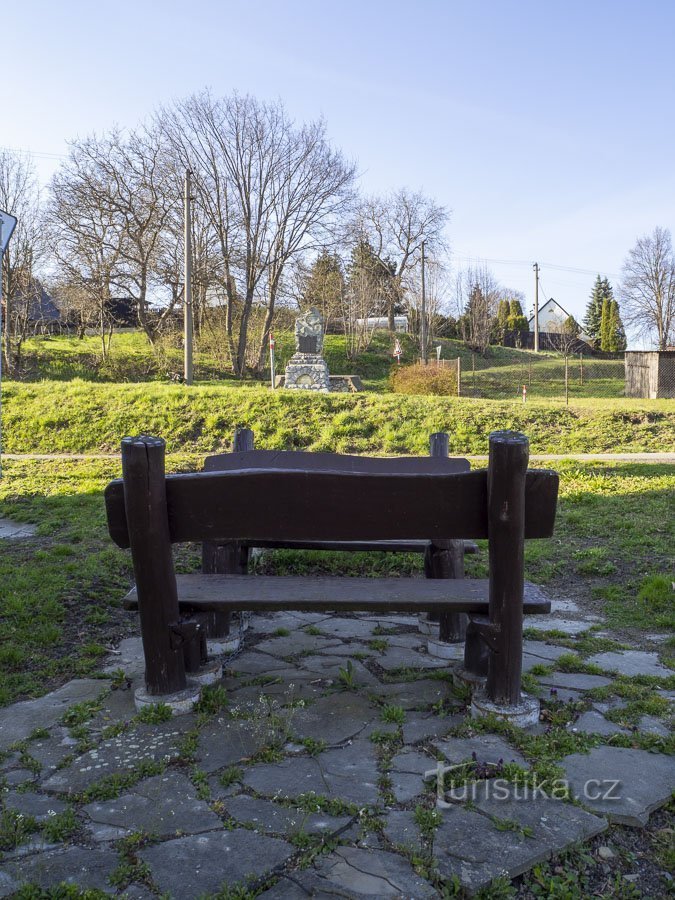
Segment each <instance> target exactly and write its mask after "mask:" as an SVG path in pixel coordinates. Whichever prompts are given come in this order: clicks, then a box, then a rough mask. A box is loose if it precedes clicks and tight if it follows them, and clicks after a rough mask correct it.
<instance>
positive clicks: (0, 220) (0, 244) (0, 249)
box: [0, 216, 5, 478]
mask: <svg viewBox="0 0 675 900" xmlns="http://www.w3.org/2000/svg"><path fill="white" fill-rule="evenodd" d="M4 224H5V223H4V220H3V217H2V216H0V478H2V352H3V346H2V275H3V260H2V257H3V255H4V247H5V245H4V244H3V242H2V228H3V225H4Z"/></svg>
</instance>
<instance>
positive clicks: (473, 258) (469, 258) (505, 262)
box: [453, 253, 621, 278]
mask: <svg viewBox="0 0 675 900" xmlns="http://www.w3.org/2000/svg"><path fill="white" fill-rule="evenodd" d="M453 256H454V257H455V259H461V260H464V261H465V262H486V263H492V264H493V265H499V266H526V267H527V268H528V269H529V268H530V267H531V265H532V263H531V261H530V260H525V259H496V258H494V257H489V256H477V255H475V254H474V255H470V254H466V253H454V254H453ZM539 266H540V268H547V269H556V270H558V271H560V272H572V273H574V274H576V275H597V274H598V270H597V269H582V268H580V267H578V266H561V265H560V264H558V263H548V262H542V263H539ZM604 274H605V275H606V276H609V277H611V278H620V277H621V276H620V275H618V274H617V273H616V272H607V271H605V272H604Z"/></svg>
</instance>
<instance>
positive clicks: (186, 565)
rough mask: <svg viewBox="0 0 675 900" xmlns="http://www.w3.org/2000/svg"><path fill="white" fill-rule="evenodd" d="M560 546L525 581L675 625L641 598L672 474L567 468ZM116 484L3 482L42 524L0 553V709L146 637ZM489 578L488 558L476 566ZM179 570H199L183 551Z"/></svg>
mask: <svg viewBox="0 0 675 900" xmlns="http://www.w3.org/2000/svg"><path fill="white" fill-rule="evenodd" d="M195 465H199V461H198V460H197V459H196V458H194V457H193V458H191V459H189V458H187V457H176V456H174V457H172V458H171V459H170V460H169V468H170V469H172V470H174V471H175V470H176V469H177V468H193V467H194V466H195ZM559 468H560V471H561V479H562V480H561V499H560V504H559V515H558V521H557V525H556V533H555V536H554V537H553V538H552V539H550V540H546V541H530V542H528V548H527V554H526V577H528V578H529V579H531V580H533V581H536V582H540V583H544V584H546V585H547V589H548V591H549V592H550V593H551V594H552V595H553V596H565V595H567V594H568V592H569V591H570V590H572V596H577V597H578V599H579V601H580V602H581V603H582V605H584V604H587V602H588V601H589V600H590V599H591V598H595V602H596V603H597V604H598V606H597V607H596V608H597V609H598V611H601V610H604V611H605V612H606V613H607V615H608V619H609V622H610V625H613V626H617V627H620V628H627V629H633V628H634V629H636V630H641V631H644V630H645V629H647V630H648V631H649V632H652V631H654V630H656V629H657V628H666V627H669V626H670V627H673V626H674V625H675V621H673V613H672V609H671V610H670V612H668V608H667V606H666V607H663V608H661V610H660V611H659V610H655V609H652V608H650V607H649V606H647V605H645V603H643V602H641V601H640V600H639V599H638V596H637V595H638V588H639V586H640V585H641V584H642V583H643V581H644V579H645V577H646V576H648V575H659V576H667V577H668V578H671V579H672V578H673V577H675V572H673V571H672V552H671V548H672V543H673V538H674V537H675V535H674V534H673V521H672V516H669V514H668V511H669V507H670V506H671V505H672V496H673V491H674V490H675V469H674V468H673V467H672V466H644V465H626V464H613V465H608V464H603V465H579V464H563V465H562V466H560V467H559ZM118 475H119V463H118V462H116V461H115V460H85V461H80V460H78V461H76V460H58V461H57V460H51V461H47V462H45V461H37V460H21V461H15V460H9V461H7V462H6V463H5V465H4V467H3V477H2V479H0V515H9V516H12V517H14V518H15V519H18V520H21V521H28V522H35V523H37V524H38V526H39V528H38V536H37V538H36V539H35V540H31V541H26V542H24V541H15V542H8V541H5V542H2V545H1V546H0V584H2V591H0V705H4V704H6V703H8V702H10V701H11V700H13V699H17V698H19V697H23V696H29V695H30V696H36V695H39V694H40V693H44V691H45V690H47V689H48V687H50V686H53V685H54V684H55V683H57V682H60V681H65V680H67V678H69V677H72V676H73V675H76V674H80V675H81V674H85V673H88V672H90V671H92V670H93V669H94V668H95V667H96V666H97V664H98V660H99V658H100V656H102V655H103V654H104V653H105V652H106V651H105V647H106V646H109V645H110V644H111V643H114V642H116V641H118V640H119V639H120V638H121V637H124V636H126V635H128V634H130V633H138V622H137V618H136V616H135V615H134V614H131V613H126V612H124V611H123V610H122V609H121V608H120V600H121V598H122V596H123V595H124V593H125V592H126V590H127V589H128V587H129V584H130V583H131V581H132V573H131V565H130V559H129V554H128V553H127V552H124V551H121V550H118V549H117V548H115V547H114V546H113V544H112V542H111V541H110V539H109V537H108V535H107V531H106V527H105V514H104V508H103V498H102V495H101V491H102V489H103V487H104V486H105V484H106V483H107V481H108V480H109V479H110V478H112V477H116V476H118ZM469 563H470V567H471V570H472V571H473V572H474V573H478V572H481V570H483V569H484V567H485V563H486V558H485V554H484V553H483V554H481V556H480V557H478V558H471V559H470V560H469ZM178 564H179V567H180V568H181V570H189V569H190V568H191V567H194V566H196V565H197V564H198V556H197V554H196V552H195V551H194V549H192V548H190V547H181V548H180V549H179V554H178ZM278 564H279V565H280V566H281V567H282V568H283V569H284V570H285V571H289V570H297V571H306V570H307V568H308V566H310V567H312V568H313V569H314V570H316V569H317V568H319V569H320V570H328V571H331V570H334V569H335V568H336V567H337V569H338V570H339V571H341V572H345V573H346V574H365V573H368V572H374V571H378V572H379V573H380V574H382V573H391V574H395V573H396V572H400V573H403V572H406V571H419V569H420V567H421V559H420V557H419V556H412V557H406V556H403V555H400V556H392V555H389V554H324V555H323V558H321V557H317V555H316V554H309V555H307V554H305V555H302V554H295V559H290V558H289V555H288V553H286V555H285V556H283V555H282V557H281V559H280V560H279V561H278Z"/></svg>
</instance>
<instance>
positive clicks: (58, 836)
mask: <svg viewBox="0 0 675 900" xmlns="http://www.w3.org/2000/svg"><path fill="white" fill-rule="evenodd" d="M78 829H79V823H78V821H77V819H76V818H75V813H74V812H73V810H72V809H70V808H69V809H64V811H63V812H60V813H54V814H53V815H50V816H49V817H48V818H47V819H46V820H45V821H44V822H43V823H42V825H41V831H42V834H43V835H44V836H45V838H46V839H47V840H48V841H49V842H50V843H53V844H57V843H60V842H63V841H67V840H69V839H70V838H71V837H73V835H74V834H76V833H77V831H78Z"/></svg>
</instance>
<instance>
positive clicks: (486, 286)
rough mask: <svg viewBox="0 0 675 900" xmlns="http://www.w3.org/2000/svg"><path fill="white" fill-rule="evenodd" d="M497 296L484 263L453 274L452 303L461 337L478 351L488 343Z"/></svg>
mask: <svg viewBox="0 0 675 900" xmlns="http://www.w3.org/2000/svg"><path fill="white" fill-rule="evenodd" d="M499 296H500V295H499V284H498V282H497V280H496V279H495V277H494V275H493V274H492V272H491V271H490V269H488V268H487V266H484V265H483V266H473V267H470V268H468V269H464V270H463V271H460V272H459V273H458V274H457V277H456V279H455V304H456V307H457V311H458V313H459V326H460V329H461V333H462V337H463V339H464V340H465V341H466V343H467V344H469V346H470V347H472V348H473V349H474V350H476V351H478V352H479V353H482V354H485V353H486V351H487V349H488V347H489V346H490V338H491V336H492V330H493V325H494V320H495V316H496V314H497V304H498V302H499Z"/></svg>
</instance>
